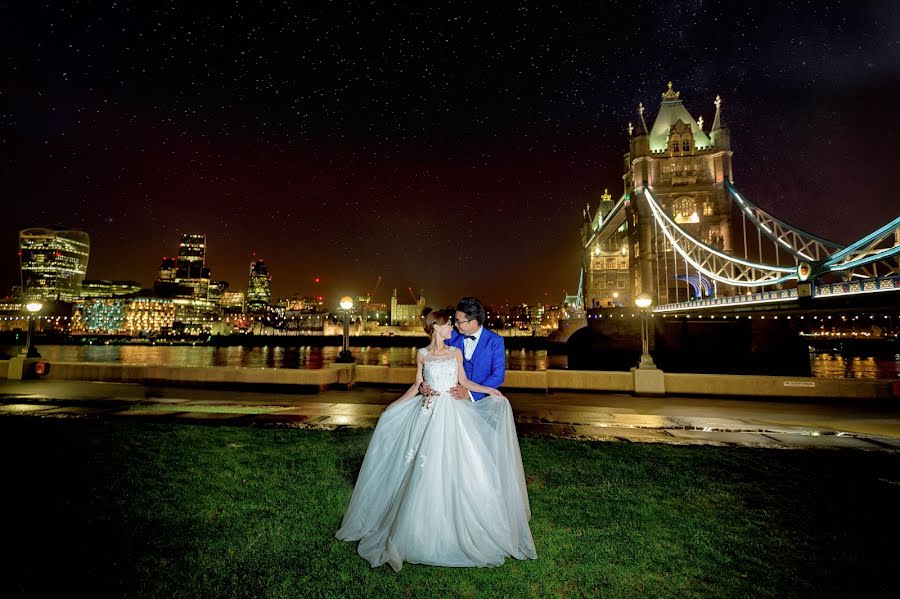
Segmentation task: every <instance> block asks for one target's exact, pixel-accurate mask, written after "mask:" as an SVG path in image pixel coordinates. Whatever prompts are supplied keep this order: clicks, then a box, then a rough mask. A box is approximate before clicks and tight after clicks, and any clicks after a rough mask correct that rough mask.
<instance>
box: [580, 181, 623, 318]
mask: <svg viewBox="0 0 900 599" xmlns="http://www.w3.org/2000/svg"><path fill="white" fill-rule="evenodd" d="M612 208H613V202H612V196H611V195H610V194H609V192H608V191H607V190H604V192H603V195H602V196H601V197H600V204H599V206H598V208H597V214H596V216H595V217H594V220H595V221H596V222H597V224H598V226H599V225H601V224H602V223H603V222H604V219H605V218H606V217H607V215H609V214H610V212H611V211H612ZM591 232H592V229H591V223H590V222H585V223H584V225H583V230H582V240H584V241H587V239H589V236H590V233H591ZM592 241H593V243H588V244H587V247H586V248H585V252H584V255H583V261H584V274H583V276H584V280H583V282H582V285H583V287H584V294H585V298H584V302H585V303H584V305H585V307H587V308H610V307H613V306H621V305H623V302H624V301H625V300H626V298H627V297H628V296H629V294H630V293H631V268H630V264H631V262H630V260H629V258H628V225H627V224H626V223H624V222H623V223H622V224H620V225H619V226H618V227H617V228H616V230H615V231H614V232H612V234H610V235H609V236H607V237H606V238H605V239H604V240H603V241H602V242H598V241H597V240H596V239H595V240H592Z"/></svg>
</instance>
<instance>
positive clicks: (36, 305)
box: [22, 302, 44, 358]
mask: <svg viewBox="0 0 900 599" xmlns="http://www.w3.org/2000/svg"><path fill="white" fill-rule="evenodd" d="M43 307H44V304H42V303H41V302H28V303H27V304H25V309H26V310H28V336H27V337H26V338H25V350H24V351H23V352H22V353H23V354H24V355H25V357H26V358H40V357H41V354H39V353H38V352H37V348H36V347H34V346H32V345H31V335H32V334H33V333H34V315H35V314H37V313H38V312H40V311H41V309H42V308H43Z"/></svg>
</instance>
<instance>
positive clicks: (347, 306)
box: [341, 295, 353, 310]
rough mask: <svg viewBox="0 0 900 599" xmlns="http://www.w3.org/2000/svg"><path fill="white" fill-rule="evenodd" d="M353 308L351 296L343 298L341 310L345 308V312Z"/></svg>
mask: <svg viewBox="0 0 900 599" xmlns="http://www.w3.org/2000/svg"><path fill="white" fill-rule="evenodd" d="M352 307H353V298H352V297H350V296H349V295H345V296H344V297H342V298H341V308H343V309H344V310H349V309H350V308H352Z"/></svg>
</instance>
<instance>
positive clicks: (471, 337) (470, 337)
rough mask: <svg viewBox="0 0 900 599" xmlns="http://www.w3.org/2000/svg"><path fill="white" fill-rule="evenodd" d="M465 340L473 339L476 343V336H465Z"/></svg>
mask: <svg viewBox="0 0 900 599" xmlns="http://www.w3.org/2000/svg"><path fill="white" fill-rule="evenodd" d="M463 339H471V340H472V341H475V335H463Z"/></svg>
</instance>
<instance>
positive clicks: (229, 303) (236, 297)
mask: <svg viewBox="0 0 900 599" xmlns="http://www.w3.org/2000/svg"><path fill="white" fill-rule="evenodd" d="M244 302H245V298H244V292H243V291H226V292H225V293H223V294H222V298H221V299H220V300H219V307H220V308H221V309H222V311H223V312H225V313H226V314H242V313H243V312H244Z"/></svg>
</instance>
